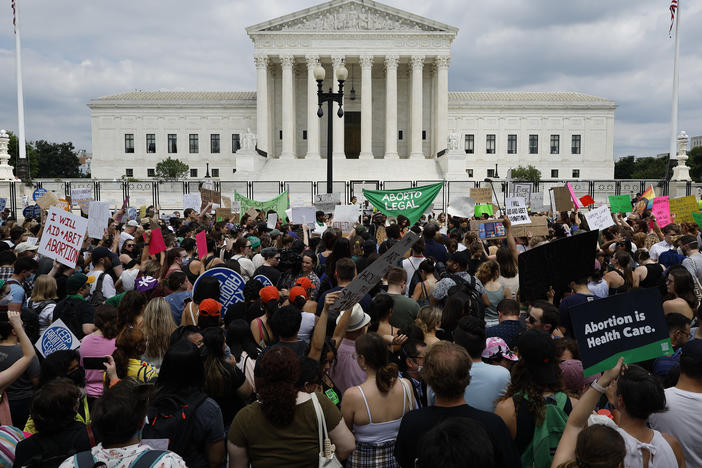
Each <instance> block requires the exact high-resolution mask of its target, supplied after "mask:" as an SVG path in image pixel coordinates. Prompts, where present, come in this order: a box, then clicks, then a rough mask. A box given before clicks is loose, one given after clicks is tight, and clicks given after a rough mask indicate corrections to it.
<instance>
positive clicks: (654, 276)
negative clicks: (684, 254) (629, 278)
mask: <svg viewBox="0 0 702 468" xmlns="http://www.w3.org/2000/svg"><path fill="white" fill-rule="evenodd" d="M634 260H636V262H637V263H638V264H639V266H637V267H636V269H635V270H634V277H635V278H636V279H637V280H638V282H639V287H640V288H656V287H660V286H661V285H662V284H663V283H664V278H663V273H664V272H665V268H664V267H663V265H661V264H660V263H657V262H654V261H653V260H651V257H650V256H649V253H648V252H647V251H646V250H643V249H640V250H637V251H636V253H635V254H634Z"/></svg>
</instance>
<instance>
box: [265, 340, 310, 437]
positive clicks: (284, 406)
mask: <svg viewBox="0 0 702 468" xmlns="http://www.w3.org/2000/svg"><path fill="white" fill-rule="evenodd" d="M299 378H300V359H299V358H298V357H297V355H296V354H295V353H294V352H293V351H292V350H291V349H290V348H288V347H287V346H274V347H272V348H270V350H268V351H267V352H266V353H265V354H264V355H263V357H262V358H261V362H260V363H259V369H258V372H257V373H256V375H255V381H256V392H257V393H258V398H259V401H260V402H261V411H263V415H264V416H265V417H266V419H268V420H269V421H270V422H271V423H272V424H273V425H275V426H277V427H285V426H287V425H289V424H290V423H291V422H292V420H293V418H294V417H295V407H296V401H297V391H298V389H297V380H298V379H299Z"/></svg>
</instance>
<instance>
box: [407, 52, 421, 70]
mask: <svg viewBox="0 0 702 468" xmlns="http://www.w3.org/2000/svg"><path fill="white" fill-rule="evenodd" d="M410 65H411V66H412V69H413V70H414V69H415V68H419V69H421V68H422V67H423V66H424V56H423V55H413V56H412V57H411V58H410Z"/></svg>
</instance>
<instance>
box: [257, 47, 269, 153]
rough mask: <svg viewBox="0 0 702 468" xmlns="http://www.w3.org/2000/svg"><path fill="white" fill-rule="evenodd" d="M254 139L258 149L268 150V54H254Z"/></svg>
mask: <svg viewBox="0 0 702 468" xmlns="http://www.w3.org/2000/svg"><path fill="white" fill-rule="evenodd" d="M254 62H255V63H256V140H257V146H258V149H260V150H261V151H266V152H270V151H269V149H268V148H269V146H268V56H267V55H256V56H255V57H254Z"/></svg>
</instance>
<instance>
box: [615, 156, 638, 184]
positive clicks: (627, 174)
mask: <svg viewBox="0 0 702 468" xmlns="http://www.w3.org/2000/svg"><path fill="white" fill-rule="evenodd" d="M635 167H636V158H635V157H634V156H626V157H624V158H619V160H618V161H617V162H615V163H614V178H615V179H631V178H632V176H631V174H633V172H634V168H635Z"/></svg>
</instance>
